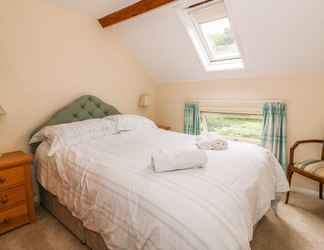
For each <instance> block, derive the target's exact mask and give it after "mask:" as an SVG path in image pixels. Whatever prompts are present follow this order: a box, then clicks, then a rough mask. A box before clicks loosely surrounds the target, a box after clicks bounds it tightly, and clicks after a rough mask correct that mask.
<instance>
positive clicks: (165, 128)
mask: <svg viewBox="0 0 324 250" xmlns="http://www.w3.org/2000/svg"><path fill="white" fill-rule="evenodd" d="M157 126H158V127H159V128H160V129H164V130H171V127H169V126H164V125H157Z"/></svg>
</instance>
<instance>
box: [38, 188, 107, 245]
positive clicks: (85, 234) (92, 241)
mask: <svg viewBox="0 0 324 250" xmlns="http://www.w3.org/2000/svg"><path fill="white" fill-rule="evenodd" d="M40 200H41V205H42V206H43V207H44V208H45V209H46V210H48V211H49V212H50V213H51V214H52V215H53V216H54V217H55V218H56V219H57V220H58V221H59V222H60V223H62V224H63V225H64V226H65V227H66V228H67V229H68V230H69V231H70V232H72V233H73V234H74V235H75V236H76V237H77V238H78V239H79V240H80V242H81V243H82V244H84V245H87V246H88V247H89V248H90V249H92V250H110V249H109V248H107V246H106V244H105V242H104V240H103V238H102V237H101V236H100V234H98V233H96V232H93V231H91V230H88V229H86V228H85V227H84V226H83V224H82V222H81V221H80V220H79V219H77V218H75V217H74V216H73V215H72V214H71V212H70V211H69V210H68V209H67V208H66V207H65V206H63V205H62V204H60V203H59V201H58V199H57V197H56V196H54V195H53V194H51V193H49V192H47V191H46V190H45V189H44V188H43V187H42V186H41V185H40Z"/></svg>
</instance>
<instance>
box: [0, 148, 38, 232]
mask: <svg viewBox="0 0 324 250" xmlns="http://www.w3.org/2000/svg"><path fill="white" fill-rule="evenodd" d="M31 163H32V157H31V156H29V155H27V154H25V153H24V152H20V151H19V152H12V153H6V154H3V155H2V156H1V157H0V234H3V233H5V232H7V231H9V230H11V229H14V228H16V227H19V226H22V225H24V224H27V223H32V222H34V221H35V219H36V218H35V209H34V200H33V190H32V177H31Z"/></svg>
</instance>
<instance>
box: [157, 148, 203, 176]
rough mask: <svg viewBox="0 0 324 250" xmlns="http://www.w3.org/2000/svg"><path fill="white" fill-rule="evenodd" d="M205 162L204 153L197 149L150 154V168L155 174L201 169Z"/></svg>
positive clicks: (160, 151)
mask: <svg viewBox="0 0 324 250" xmlns="http://www.w3.org/2000/svg"><path fill="white" fill-rule="evenodd" d="M207 162H208V158H207V155H206V152H204V151H202V150H198V149H181V150H175V151H173V152H172V151H166V150H159V151H157V152H155V153H153V154H152V167H153V170H154V171H155V172H157V173H161V172H167V171H175V170H183V169H190V168H202V167H205V166H206V164H207Z"/></svg>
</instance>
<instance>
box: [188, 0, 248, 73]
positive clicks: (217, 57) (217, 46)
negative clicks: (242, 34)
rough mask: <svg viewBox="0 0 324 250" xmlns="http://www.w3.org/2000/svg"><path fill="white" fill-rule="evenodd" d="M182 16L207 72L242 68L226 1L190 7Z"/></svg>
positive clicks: (208, 2) (209, 2)
mask: <svg viewBox="0 0 324 250" xmlns="http://www.w3.org/2000/svg"><path fill="white" fill-rule="evenodd" d="M182 16H183V20H184V22H185V25H186V27H187V30H188V32H189V35H190V37H191V39H192V41H193V43H194V45H195V47H196V49H197V52H198V54H199V56H200V59H201V61H202V63H203V64H204V66H205V68H206V70H207V71H212V70H228V69H238V68H243V62H242V58H241V54H240V50H239V47H238V45H237V42H236V39H235V36H234V32H233V30H232V27H231V24H230V20H229V18H228V16H227V12H226V7H225V3H224V1H207V2H206V1H205V2H204V3H203V4H195V5H192V6H189V7H187V8H185V9H184V10H182Z"/></svg>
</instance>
